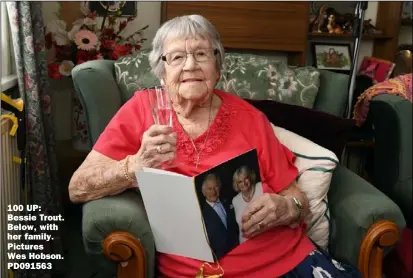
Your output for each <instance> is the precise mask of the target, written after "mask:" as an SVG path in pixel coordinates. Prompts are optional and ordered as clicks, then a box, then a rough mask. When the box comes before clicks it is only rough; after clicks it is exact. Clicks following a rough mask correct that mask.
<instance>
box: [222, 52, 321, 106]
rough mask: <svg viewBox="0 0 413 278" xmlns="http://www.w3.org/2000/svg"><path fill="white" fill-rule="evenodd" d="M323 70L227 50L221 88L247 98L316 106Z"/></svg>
mask: <svg viewBox="0 0 413 278" xmlns="http://www.w3.org/2000/svg"><path fill="white" fill-rule="evenodd" d="M319 86H320V72H319V71H318V70H317V69H316V68H313V67H298V68H293V67H290V66H288V65H286V64H285V63H283V62H281V61H277V60H276V58H270V57H265V56H258V55H252V54H239V53H227V54H226V55H225V62H224V67H223V71H222V74H221V80H220V82H219V84H218V87H219V88H221V89H223V90H225V91H228V92H230V93H235V94H237V95H238V96H240V97H242V98H246V99H261V100H262V99H267V100H275V101H279V102H283V103H287V104H294V105H299V106H304V107H308V108H313V105H314V102H315V99H316V97H317V93H318V89H319Z"/></svg>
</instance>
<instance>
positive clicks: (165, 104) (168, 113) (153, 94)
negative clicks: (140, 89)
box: [147, 86, 177, 169]
mask: <svg viewBox="0 0 413 278" xmlns="http://www.w3.org/2000/svg"><path fill="white" fill-rule="evenodd" d="M147 90H148V95H149V102H150V105H151V112H152V116H153V119H154V122H155V124H158V125H166V126H169V127H173V123H172V113H173V111H172V103H171V99H170V98H169V95H168V93H167V91H166V89H165V87H164V86H155V87H152V88H149V89H147ZM175 155H176V154H175ZM176 165H177V164H176V161H175V159H173V160H170V161H168V162H165V163H163V164H162V166H161V167H162V168H163V169H167V168H172V167H174V166H176Z"/></svg>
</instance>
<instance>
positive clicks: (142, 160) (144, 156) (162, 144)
mask: <svg viewBox="0 0 413 278" xmlns="http://www.w3.org/2000/svg"><path fill="white" fill-rule="evenodd" d="M175 154H176V134H175V133H174V132H173V129H172V128H171V127H169V126H166V125H152V126H151V127H150V128H149V129H148V130H147V131H145V132H144V133H143V136H142V144H141V147H140V149H139V151H138V152H137V153H136V154H135V155H133V156H131V157H130V162H129V163H131V165H130V166H129V167H130V168H131V170H132V169H139V168H140V169H142V167H148V168H156V167H158V166H160V165H161V164H162V163H164V162H167V161H169V160H172V159H174V158H175Z"/></svg>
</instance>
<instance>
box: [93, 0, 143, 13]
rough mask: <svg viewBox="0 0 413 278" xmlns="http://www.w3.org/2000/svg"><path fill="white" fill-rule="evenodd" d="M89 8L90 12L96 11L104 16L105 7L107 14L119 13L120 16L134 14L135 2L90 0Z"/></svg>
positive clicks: (135, 9) (135, 10)
mask: <svg viewBox="0 0 413 278" xmlns="http://www.w3.org/2000/svg"><path fill="white" fill-rule="evenodd" d="M89 9H90V11H91V12H96V13H97V15H100V16H104V15H105V13H106V9H108V13H109V14H116V13H117V12H120V13H121V16H125V17H126V16H136V12H137V2H136V1H90V2H89Z"/></svg>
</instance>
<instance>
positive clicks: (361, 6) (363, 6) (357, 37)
mask: <svg viewBox="0 0 413 278" xmlns="http://www.w3.org/2000/svg"><path fill="white" fill-rule="evenodd" d="M367 6H368V2H367V1H359V2H358V3H357V5H356V9H355V12H354V15H355V19H354V27H353V35H352V36H353V38H354V51H353V63H352V66H351V68H350V82H349V89H348V103H347V115H346V118H347V119H350V118H351V112H352V111H353V109H352V105H353V95H354V88H355V83H356V75H357V68H356V67H357V62H358V57H359V53H360V41H361V37H362V35H363V22H364V14H365V12H366V10H367Z"/></svg>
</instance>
